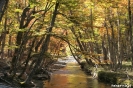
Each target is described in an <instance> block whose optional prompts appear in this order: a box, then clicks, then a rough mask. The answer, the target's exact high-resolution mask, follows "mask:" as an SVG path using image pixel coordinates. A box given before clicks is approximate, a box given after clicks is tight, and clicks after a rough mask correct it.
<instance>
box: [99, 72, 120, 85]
mask: <svg viewBox="0 0 133 88" xmlns="http://www.w3.org/2000/svg"><path fill="white" fill-rule="evenodd" d="M116 75H118V74H117V73H111V72H104V71H100V72H98V80H100V81H102V82H105V83H109V84H116V83H117V76H116Z"/></svg>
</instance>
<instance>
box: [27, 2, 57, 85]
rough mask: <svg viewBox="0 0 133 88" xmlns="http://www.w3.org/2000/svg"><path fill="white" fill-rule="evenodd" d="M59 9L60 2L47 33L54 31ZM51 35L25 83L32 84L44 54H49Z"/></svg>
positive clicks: (47, 37) (47, 38) (44, 43)
mask: <svg viewBox="0 0 133 88" xmlns="http://www.w3.org/2000/svg"><path fill="white" fill-rule="evenodd" d="M58 7H59V2H56V5H55V9H54V12H53V17H52V20H51V25H50V27H49V28H48V29H47V32H48V33H50V32H52V29H53V26H54V22H55V19H56V15H57V9H58ZM50 36H51V35H50V34H48V35H47V36H46V39H45V41H44V42H43V45H42V50H41V52H40V55H39V58H38V60H37V62H36V64H35V66H34V68H33V69H32V71H31V73H30V74H29V76H28V77H27V79H26V81H25V83H26V84H27V83H30V81H31V79H32V76H33V75H34V72H35V71H36V70H37V68H38V67H39V66H40V63H41V61H42V59H43V55H44V53H46V52H47V50H48V45H49V41H50Z"/></svg>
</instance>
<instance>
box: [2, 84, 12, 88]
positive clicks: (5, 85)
mask: <svg viewBox="0 0 133 88" xmlns="http://www.w3.org/2000/svg"><path fill="white" fill-rule="evenodd" d="M0 88H13V87H11V86H10V85H7V84H5V83H0Z"/></svg>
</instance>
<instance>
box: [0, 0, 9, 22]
mask: <svg viewBox="0 0 133 88" xmlns="http://www.w3.org/2000/svg"><path fill="white" fill-rule="evenodd" d="M8 2H9V0H0V22H1V20H2V17H3V15H4V12H5V10H6V8H7V5H8Z"/></svg>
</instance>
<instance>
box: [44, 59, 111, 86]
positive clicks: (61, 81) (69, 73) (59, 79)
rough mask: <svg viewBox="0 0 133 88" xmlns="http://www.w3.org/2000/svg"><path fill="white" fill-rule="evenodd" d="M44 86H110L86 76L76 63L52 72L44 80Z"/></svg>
mask: <svg viewBox="0 0 133 88" xmlns="http://www.w3.org/2000/svg"><path fill="white" fill-rule="evenodd" d="M71 61H72V60H71ZM44 88H111V86H110V85H105V84H103V83H100V82H98V81H97V79H93V78H92V77H90V76H87V75H86V74H85V73H84V72H83V71H81V69H80V67H79V66H78V65H77V63H68V64H67V66H66V67H65V68H63V69H61V70H59V71H55V72H54V73H53V75H52V77H51V81H50V82H48V81H45V82H44Z"/></svg>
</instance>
